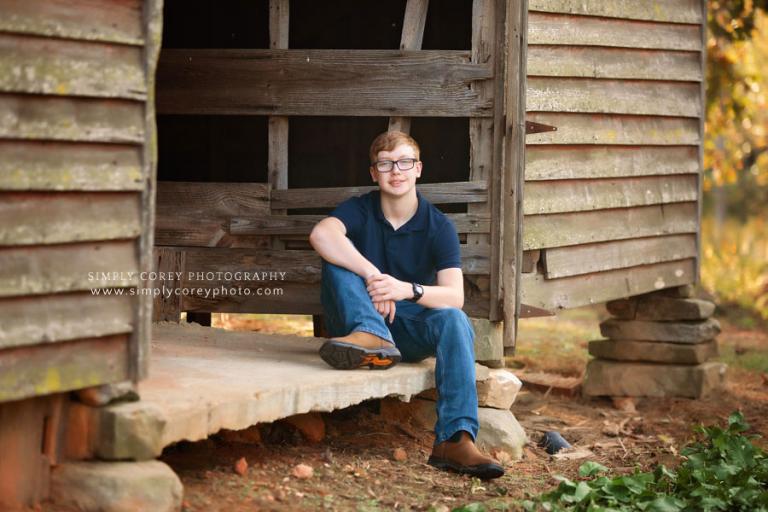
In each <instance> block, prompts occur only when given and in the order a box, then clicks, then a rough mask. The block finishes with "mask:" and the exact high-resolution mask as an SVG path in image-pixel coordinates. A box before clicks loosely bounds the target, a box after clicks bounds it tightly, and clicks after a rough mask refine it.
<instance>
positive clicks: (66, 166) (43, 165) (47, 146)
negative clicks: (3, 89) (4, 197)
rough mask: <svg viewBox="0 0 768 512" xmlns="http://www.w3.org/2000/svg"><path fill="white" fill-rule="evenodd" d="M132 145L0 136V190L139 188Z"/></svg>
mask: <svg viewBox="0 0 768 512" xmlns="http://www.w3.org/2000/svg"><path fill="white" fill-rule="evenodd" d="M141 177H142V172H141V151H140V148H138V147H136V146H122V145H112V144H109V145H107V144H82V143H78V144H67V143H59V142H28V141H13V142H11V141H7V140H5V141H3V140H0V190H39V191H43V190H48V191H78V190H82V191H125V190H134V191H135V190H141V189H142V187H143V182H142V179H141Z"/></svg>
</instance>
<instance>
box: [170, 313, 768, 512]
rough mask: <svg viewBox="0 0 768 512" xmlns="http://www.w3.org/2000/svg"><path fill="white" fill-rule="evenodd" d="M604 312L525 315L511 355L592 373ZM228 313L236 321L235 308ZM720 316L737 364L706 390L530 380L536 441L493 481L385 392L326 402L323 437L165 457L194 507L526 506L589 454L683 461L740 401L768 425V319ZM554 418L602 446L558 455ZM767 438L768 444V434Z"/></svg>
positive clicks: (729, 354)
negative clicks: (619, 400) (693, 395)
mask: <svg viewBox="0 0 768 512" xmlns="http://www.w3.org/2000/svg"><path fill="white" fill-rule="evenodd" d="M604 315H605V313H604V311H603V310H602V309H600V308H586V309H582V310H575V311H572V312H567V314H564V315H562V316H561V317H558V318H557V319H532V320H526V321H523V322H522V323H521V329H520V339H519V345H518V349H517V355H516V356H515V357H512V358H508V361H507V363H508V366H510V367H511V368H513V369H514V368H525V369H526V370H535V371H548V372H553V373H558V374H561V375H567V376H579V375H581V373H582V372H583V370H584V365H585V364H586V361H587V360H588V355H587V353H586V345H587V342H588V341H589V340H590V339H596V338H599V333H598V331H597V324H598V322H599V320H600V319H601V318H602V317H603V316H604ZM219 321H220V322H223V323H226V322H229V323H230V324H233V323H237V320H234V319H232V318H221V319H219ZM720 321H721V323H722V324H723V333H722V334H721V335H720V336H719V338H718V339H719V342H720V347H721V348H720V351H721V356H720V359H721V360H723V361H725V362H727V363H728V364H729V370H728V374H727V385H726V388H725V389H724V390H722V392H718V393H717V394H715V395H713V396H710V397H708V398H707V399H703V400H687V399H645V400H643V401H640V402H639V403H638V404H637V410H636V412H633V413H629V412H622V411H620V410H618V409H616V408H614V406H613V405H612V403H611V401H610V400H609V399H587V398H581V397H577V398H564V397H558V396H555V395H552V394H546V393H541V392H533V391H525V390H524V391H522V392H521V394H520V395H519V397H518V399H517V401H516V403H515V404H514V405H513V406H512V412H513V413H514V414H515V415H516V417H517V418H518V420H519V421H520V423H521V424H522V425H523V427H524V428H525V430H526V432H527V434H528V437H529V444H528V446H526V448H525V450H524V457H523V459H522V460H519V461H509V460H508V461H506V465H507V473H506V475H505V476H504V477H502V478H500V479H497V480H494V481H491V482H481V481H479V480H474V479H471V478H468V477H461V476H456V475H453V474H449V473H444V472H441V471H438V470H436V469H434V468H432V467H431V466H429V465H427V464H426V460H427V457H428V455H429V452H430V448H431V445H432V441H433V436H432V434H431V433H430V432H428V431H425V430H423V429H420V428H419V427H417V426H415V425H414V424H412V423H409V422H407V421H404V420H402V419H401V420H399V421H398V420H395V419H393V418H389V417H386V418H385V417H382V416H381V415H379V413H378V410H379V401H376V400H372V401H369V402H365V403H363V404H360V405H358V406H355V407H351V408H348V409H345V410H341V411H335V412H333V413H324V414H323V419H324V421H325V425H326V436H325V438H324V439H322V440H321V441H319V442H315V443H312V442H309V441H306V440H304V439H303V438H302V436H301V434H299V433H298V431H296V430H295V429H294V428H293V427H292V426H290V425H288V424H286V423H283V422H276V423H274V424H270V425H264V426H261V427H260V428H259V434H260V436H259V437H260V438H261V441H260V442H259V443H247V442H233V441H232V439H231V438H226V439H225V438H224V437H222V436H214V437H213V438H211V439H208V440H206V441H203V442H198V443H181V444H178V445H175V446H172V447H169V448H168V449H167V450H166V451H165V453H164V455H163V458H162V460H164V461H165V462H167V463H168V464H169V465H170V466H171V467H172V468H173V469H174V470H175V471H176V472H177V474H178V475H179V476H180V478H181V480H182V482H183V484H184V504H183V510H185V511H201V512H202V511H206V512H208V511H219V510H221V511H241V510H242V511H245V510H248V511H252V510H279V511H296V510H334V511H336V510H340V511H346V510H350V511H367V510H435V511H446V510H452V509H454V508H457V507H461V506H463V505H467V504H470V503H478V502H481V503H483V504H484V505H485V506H486V507H487V509H488V510H518V509H519V508H520V505H519V500H521V499H524V498H525V497H527V496H528V495H530V494H538V493H540V492H543V491H546V490H549V489H551V488H553V487H554V486H556V484H557V481H556V480H555V479H554V478H553V477H554V475H566V476H568V477H570V478H576V476H577V469H578V466H579V465H580V464H581V463H583V462H585V461H586V460H595V461H598V462H600V463H602V464H604V465H606V466H608V467H609V468H611V469H612V470H613V471H614V472H616V473H629V472H631V471H632V470H633V468H635V467H640V468H642V469H649V468H650V467H652V466H654V465H655V464H657V463H664V464H666V465H668V466H674V465H675V464H676V463H677V461H678V453H679V450H680V449H681V447H682V446H683V445H684V444H685V443H686V442H687V441H689V440H690V439H691V438H692V436H693V431H692V427H693V426H694V425H697V424H701V423H703V424H712V423H716V422H720V423H722V422H723V421H724V420H725V419H726V418H727V417H728V415H729V414H730V413H731V412H733V411H734V410H736V409H740V410H741V411H742V412H743V413H744V415H745V418H746V420H747V421H748V422H749V423H750V424H751V425H752V429H751V430H752V433H758V434H760V435H762V436H767V435H768V373H766V372H768V329H766V326H765V325H764V324H763V323H761V322H759V321H755V319H754V318H751V317H745V316H740V315H738V314H736V315H732V314H729V315H723V314H721V315H720ZM291 322H295V321H293V320H291V321H288V322H284V323H283V324H282V325H281V327H279V328H275V327H274V325H275V324H273V323H269V322H266V321H265V320H263V319H256V320H253V319H251V320H248V321H246V323H247V324H248V325H239V326H235V327H239V328H249V329H252V328H254V327H257V325H256V324H259V325H258V328H260V329H265V330H269V329H273V331H275V332H277V331H279V329H288V330H290V331H292V332H294V333H295V332H297V331H300V330H304V331H308V332H307V334H311V323H310V324H309V327H307V325H306V322H304V323H302V322H299V324H295V323H291ZM270 326H271V327H270ZM229 327H232V325H229ZM361 371H364V370H361ZM546 430H556V431H559V432H560V433H561V434H562V435H563V436H564V437H565V438H566V439H567V440H568V441H570V442H571V444H573V445H574V446H575V447H576V448H586V449H589V450H591V452H592V453H593V455H592V456H590V457H589V458H587V459H581V460H571V461H562V460H554V459H552V458H551V457H550V456H549V455H547V454H546V453H545V452H544V451H543V450H542V449H541V448H539V447H537V446H536V442H537V441H538V440H539V438H540V437H541V434H542V432H544V431H546ZM759 442H760V443H761V444H763V446H765V439H762V440H760V441H759ZM396 448H401V449H402V450H404V455H405V459H404V460H396V457H395V454H394V450H395V449H396ZM398 455H401V456H400V457H397V459H402V458H403V457H402V455H403V452H399V453H398ZM502 456H503V454H502ZM240 458H245V461H247V464H248V467H247V470H246V471H245V472H244V474H242V475H240V474H238V473H237V472H236V471H235V470H234V467H235V463H236V461H238V460H239V459H240ZM241 464H242V463H241ZM300 464H303V465H306V466H310V467H311V468H312V471H313V474H312V476H311V477H309V478H299V477H297V476H296V475H295V474H294V472H295V471H296V470H295V468H296V466H297V465H300ZM241 469H242V468H241Z"/></svg>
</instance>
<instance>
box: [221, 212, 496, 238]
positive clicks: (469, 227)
mask: <svg viewBox="0 0 768 512" xmlns="http://www.w3.org/2000/svg"><path fill="white" fill-rule="evenodd" d="M446 216H447V217H448V218H449V219H451V220H452V221H453V223H454V225H455V226H456V231H457V232H458V233H488V232H489V231H490V229H491V219H490V216H489V215H488V214H482V213H479V214H474V213H472V214H469V213H448V214H446ZM324 218H325V215H268V216H259V217H234V218H233V219H232V223H231V224H230V233H232V234H233V235H309V233H310V232H311V231H312V228H313V227H314V226H315V224H317V223H318V222H320V221H321V220H322V219H324Z"/></svg>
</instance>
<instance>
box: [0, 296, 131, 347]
mask: <svg viewBox="0 0 768 512" xmlns="http://www.w3.org/2000/svg"><path fill="white" fill-rule="evenodd" d="M132 315H133V306H132V298H131V297H129V296H127V295H125V296H97V295H92V294H91V293H90V292H85V293H62V294H56V295H42V296H38V297H13V298H5V299H0V325H2V326H3V328H2V329H0V347H3V348H7V347H19V346H25V345H36V344H39V343H53V342H59V341H68V340H75V339H79V338H92V337H99V336H107V335H110V334H121V333H129V332H131V330H132V329H133V319H132Z"/></svg>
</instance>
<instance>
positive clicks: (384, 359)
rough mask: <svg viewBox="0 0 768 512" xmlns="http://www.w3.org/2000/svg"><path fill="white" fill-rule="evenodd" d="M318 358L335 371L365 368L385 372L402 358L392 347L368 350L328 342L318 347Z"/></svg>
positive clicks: (337, 342) (331, 341)
mask: <svg viewBox="0 0 768 512" xmlns="http://www.w3.org/2000/svg"><path fill="white" fill-rule="evenodd" d="M320 357H321V358H322V359H323V361H325V362H326V363H328V364H329V365H331V366H332V367H334V368H336V369H337V370H354V369H355V368H362V367H365V366H367V367H368V368H370V369H371V370H386V369H388V368H392V367H393V366H395V365H396V364H397V363H399V362H400V359H401V357H402V356H401V355H400V351H399V350H397V348H395V347H394V346H392V347H389V348H377V349H368V348H364V347H360V346H358V345H352V344H351V343H343V342H340V341H334V340H328V341H326V342H325V343H323V346H322V347H320Z"/></svg>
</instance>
